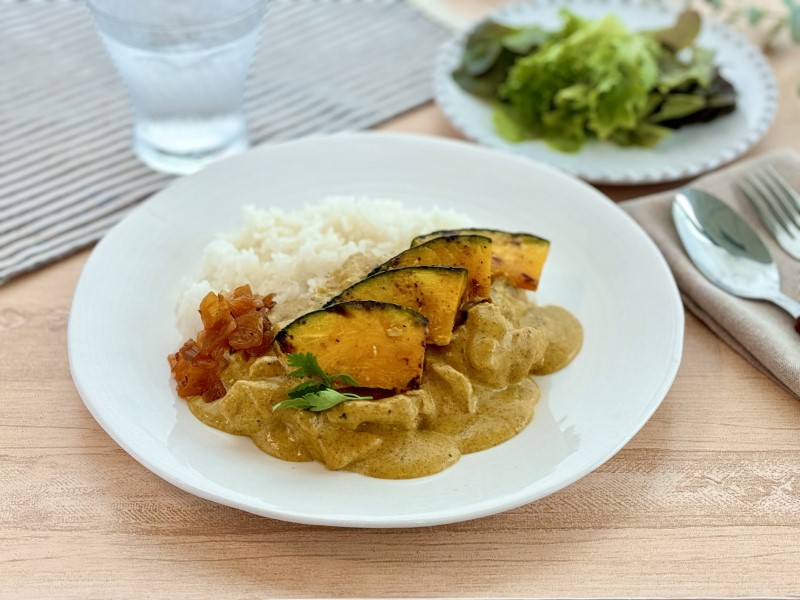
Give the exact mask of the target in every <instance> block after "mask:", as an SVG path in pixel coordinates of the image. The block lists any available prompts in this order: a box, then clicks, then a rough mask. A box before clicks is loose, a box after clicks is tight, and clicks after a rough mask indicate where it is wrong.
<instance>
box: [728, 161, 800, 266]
mask: <svg viewBox="0 0 800 600" xmlns="http://www.w3.org/2000/svg"><path fill="white" fill-rule="evenodd" d="M736 186H737V187H738V188H739V191H740V192H742V194H743V195H744V197H745V198H747V200H748V201H749V202H750V204H751V205H752V206H753V208H754V209H755V211H756V212H757V213H758V216H759V217H761V222H762V223H764V226H765V227H766V228H767V229H768V230H769V232H770V233H771V234H772V237H774V238H775V240H776V241H777V242H778V244H779V245H780V246H781V248H783V249H784V250H785V251H786V253H787V254H789V255H790V256H792V257H793V258H795V259H797V260H800V194H798V193H797V192H796V191H795V190H793V189H792V188H791V186H790V185H789V184H788V183H786V180H785V179H784V178H783V177H781V176H780V174H779V173H778V172H777V171H776V170H775V169H774V168H773V167H772V165H767V166H766V167H763V168H760V169H755V170H753V171H752V172H751V173H750V174H748V175H745V176H744V178H742V180H741V181H739V182H738V183H737V184H736Z"/></svg>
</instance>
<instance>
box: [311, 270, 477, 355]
mask: <svg viewBox="0 0 800 600" xmlns="http://www.w3.org/2000/svg"><path fill="white" fill-rule="evenodd" d="M467 278H468V272H467V270H466V269H462V268H459V267H405V268H403V269H396V270H394V271H384V272H383V273H377V274H375V275H372V276H371V277H367V278H366V279H363V280H362V281H359V282H358V283H355V284H353V285H352V286H350V287H349V288H347V289H346V290H344V291H343V292H342V293H341V294H339V295H338V296H336V297H335V298H332V299H331V300H329V301H328V302H327V303H326V304H325V306H326V307H328V306H333V305H334V304H339V303H341V302H347V301H349V300H377V301H379V302H390V303H392V304H398V305H400V306H405V307H406V308H410V309H413V310H415V311H417V312H418V313H420V314H422V315H424V316H425V317H426V318H427V319H428V343H430V344H434V345H436V346H446V345H447V344H449V343H450V337H451V336H452V335H453V327H454V326H455V320H456V315H457V314H458V308H459V306H460V304H461V297H462V296H463V295H464V290H465V289H466V287H467Z"/></svg>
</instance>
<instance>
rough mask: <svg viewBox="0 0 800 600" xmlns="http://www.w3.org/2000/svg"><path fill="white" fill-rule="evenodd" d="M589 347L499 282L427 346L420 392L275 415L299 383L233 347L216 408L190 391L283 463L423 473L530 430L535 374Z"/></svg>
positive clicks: (198, 411) (569, 323)
mask: <svg viewBox="0 0 800 600" xmlns="http://www.w3.org/2000/svg"><path fill="white" fill-rule="evenodd" d="M298 312H300V311H299V310H298ZM582 341H583V331H582V328H581V325H580V323H579V322H578V320H577V319H576V318H575V317H574V316H573V315H571V314H570V313H569V312H568V311H566V310H565V309H563V308H560V307H557V306H544V307H539V306H537V305H536V304H534V303H532V302H531V301H530V300H529V299H528V297H527V294H526V293H525V292H524V291H523V290H520V289H517V288H514V287H512V286H510V285H509V284H508V282H507V280H505V279H502V278H501V279H498V280H497V281H495V282H494V283H493V284H492V290H491V301H490V302H484V303H480V304H477V305H475V306H473V307H472V308H470V309H469V310H468V311H467V314H466V319H465V320H464V322H463V323H462V324H461V325H459V326H458V327H456V329H455V330H454V332H453V336H452V339H451V341H450V343H449V344H448V345H447V346H443V347H434V346H431V347H429V348H428V351H427V353H426V355H425V368H424V375H423V378H422V382H421V386H420V388H419V389H417V390H412V391H408V392H405V393H402V394H395V395H392V396H389V397H386V398H382V399H379V400H356V401H350V402H345V403H343V404H340V405H338V406H335V407H334V408H331V409H329V410H326V411H323V412H320V413H314V412H308V411H304V410H296V409H289V410H280V411H274V412H273V410H272V406H273V405H274V404H277V403H278V402H280V401H282V400H285V399H286V397H287V394H288V392H289V390H290V389H292V388H293V387H294V386H295V385H296V384H297V380H296V379H291V378H289V377H288V376H287V375H286V371H285V369H284V367H283V365H282V363H281V362H280V361H279V360H278V359H277V357H275V356H274V355H266V356H260V357H257V358H248V357H247V355H246V353H243V352H233V353H231V354H230V355H229V356H228V357H227V367H226V368H225V369H224V371H223V372H222V374H221V379H222V382H223V383H224V385H225V388H226V390H227V391H226V393H225V395H224V396H222V397H221V398H219V399H218V400H214V401H213V402H207V401H206V400H204V399H203V397H202V396H194V397H192V398H189V399H188V404H189V408H190V410H191V411H192V413H193V414H194V415H195V417H197V418H198V419H200V420H201V421H202V422H204V423H206V424H207V425H210V426H211V427H215V428H217V429H220V430H222V431H226V432H228V433H232V434H236V435H245V436H248V437H250V438H252V440H253V442H254V443H255V444H256V446H257V447H258V448H260V449H261V450H262V451H264V452H266V453H267V454H269V455H271V456H274V457H276V458H279V459H282V460H287V461H311V460H314V461H318V462H321V463H322V464H324V465H325V466H326V467H327V468H329V469H335V470H340V469H345V470H349V471H354V472H357V473H361V474H363V475H367V476H370V477H380V478H387V479H407V478H413V477H422V476H425V475H431V474H433V473H437V472H439V471H442V470H444V469H446V468H447V467H449V466H451V465H452V464H454V463H455V462H456V461H458V459H459V457H460V456H461V455H462V454H467V453H471V452H478V451H480V450H484V449H487V448H491V447H492V446H496V445H497V444H500V443H502V442H504V441H506V440H508V439H510V438H511V437H513V436H514V435H516V434H517V433H519V432H520V431H521V430H522V429H524V428H525V427H526V426H527V425H528V423H530V421H531V420H532V419H533V416H534V410H535V407H536V403H537V402H538V401H539V397H540V392H539V387H538V386H537V384H536V382H535V381H534V379H533V378H532V377H531V376H530V375H531V374H546V373H552V372H554V371H556V370H558V369H561V368H563V367H564V366H566V365H567V364H568V363H569V362H570V361H571V360H572V359H573V358H574V357H575V355H576V354H577V353H578V351H579V350H580V347H581V344H582Z"/></svg>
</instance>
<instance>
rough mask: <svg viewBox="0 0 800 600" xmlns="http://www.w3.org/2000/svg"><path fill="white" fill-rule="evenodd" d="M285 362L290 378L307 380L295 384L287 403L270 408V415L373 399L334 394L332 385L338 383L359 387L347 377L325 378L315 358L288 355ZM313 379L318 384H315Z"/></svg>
mask: <svg viewBox="0 0 800 600" xmlns="http://www.w3.org/2000/svg"><path fill="white" fill-rule="evenodd" d="M287 361H288V363H289V366H290V367H294V370H293V371H290V372H289V373H288V375H289V377H295V378H298V379H299V378H304V377H307V378H309V380H308V381H303V382H301V383H298V384H297V385H296V386H295V387H294V388H292V389H291V390H289V399H288V400H283V401H281V402H278V403H277V404H275V405H274V406H273V407H272V410H273V411H275V410H283V409H286V408H297V409H301V410H310V411H313V412H320V411H323V410H327V409H329V408H332V407H334V406H336V405H337V404H341V403H342V402H347V401H348V400H372V396H359V395H358V394H351V393H349V392H340V391H338V390H334V389H333V385H334V383H336V382H337V381H338V382H340V383H341V384H342V385H346V386H350V387H356V386H358V382H357V381H356V380H355V378H354V377H352V376H351V375H348V374H346V373H337V374H336V375H328V374H327V373H325V371H323V370H322V367H320V366H319V362H318V361H317V357H316V356H314V355H313V354H312V353H311V352H306V353H302V352H298V353H293V354H289V356H288V357H287ZM314 379H318V380H319V381H314Z"/></svg>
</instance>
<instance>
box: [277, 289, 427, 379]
mask: <svg viewBox="0 0 800 600" xmlns="http://www.w3.org/2000/svg"><path fill="white" fill-rule="evenodd" d="M427 337H428V320H427V319H426V318H425V317H424V316H422V315H421V314H419V313H418V312H416V311H413V310H411V309H410V308H405V307H403V306H398V305H396V304H389V303H387V302H375V301H372V300H354V301H351V302H343V303H341V304H335V305H333V306H329V307H327V308H323V309H322V310H317V311H314V312H310V313H308V314H306V315H303V316H302V317H299V318H298V319H295V320H294V321H292V322H291V323H289V324H288V325H287V326H286V327H284V328H283V329H281V330H280V331H279V332H278V333H277V335H276V336H275V344H274V345H275V348H276V350H277V351H278V354H279V356H281V357H285V355H287V354H291V353H294V352H311V353H312V354H314V355H315V356H316V357H317V361H318V362H319V365H320V367H322V370H323V371H325V372H326V373H329V374H334V373H347V374H348V375H351V376H353V377H354V378H355V379H356V381H357V382H358V385H359V386H361V387H367V388H380V389H385V390H393V391H396V392H401V391H405V390H409V389H415V388H418V387H419V384H420V380H421V378H422V369H423V366H424V361H425V340H426V339H427Z"/></svg>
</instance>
